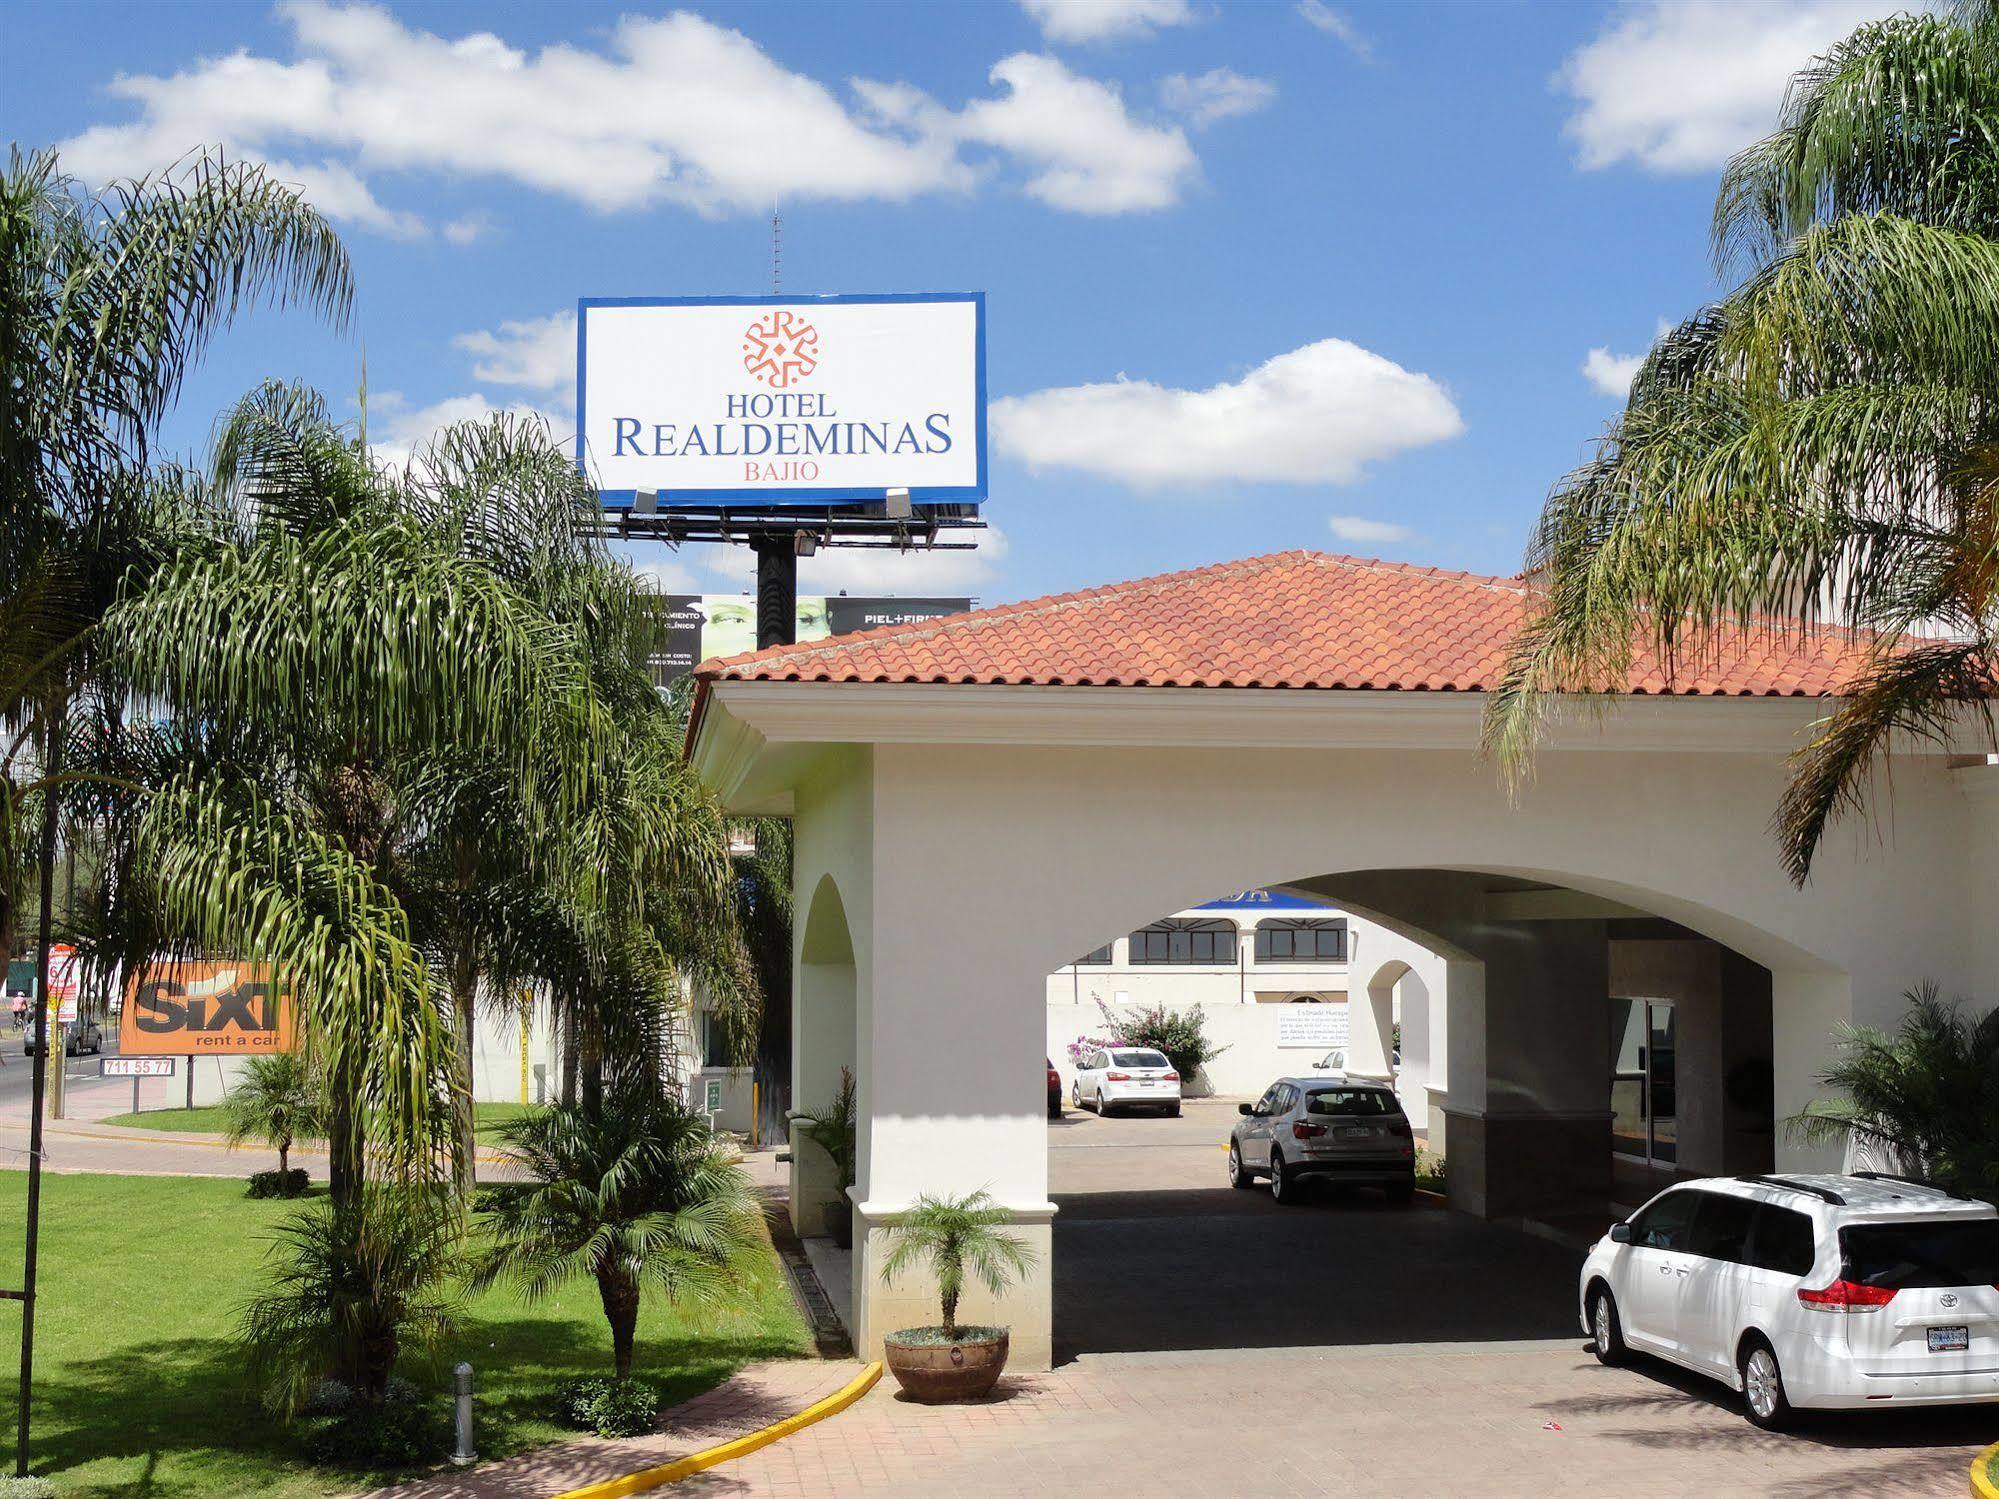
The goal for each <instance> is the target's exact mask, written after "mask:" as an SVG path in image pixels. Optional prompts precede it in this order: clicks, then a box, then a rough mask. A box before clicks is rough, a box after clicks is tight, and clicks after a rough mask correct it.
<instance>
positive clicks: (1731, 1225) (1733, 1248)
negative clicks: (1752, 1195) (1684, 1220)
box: [1687, 1192, 1756, 1264]
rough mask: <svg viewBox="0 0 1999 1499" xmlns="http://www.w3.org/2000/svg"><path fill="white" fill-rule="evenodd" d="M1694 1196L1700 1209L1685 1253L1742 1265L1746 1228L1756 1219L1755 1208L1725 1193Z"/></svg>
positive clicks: (1745, 1243) (1747, 1244)
mask: <svg viewBox="0 0 1999 1499" xmlns="http://www.w3.org/2000/svg"><path fill="white" fill-rule="evenodd" d="M1694 1195H1695V1196H1696V1197H1698V1198H1699V1199H1700V1207H1699V1208H1698V1209H1697V1210H1696V1211H1695V1213H1694V1223H1693V1228H1692V1229H1691V1230H1690V1231H1689V1232H1688V1235H1687V1250H1688V1252H1689V1253H1692V1254H1698V1255H1704V1256H1705V1257H1706V1258H1708V1259H1711V1260H1725V1261H1727V1262H1728V1263H1729V1264H1741V1263H1742V1262H1743V1257H1744V1255H1745V1254H1747V1252H1748V1249H1749V1226H1750V1224H1751V1223H1752V1222H1753V1221H1754V1219H1755V1217H1756V1204H1755V1203H1754V1202H1753V1201H1751V1200H1750V1199H1749V1198H1747V1197H1737V1196H1735V1195H1733V1194H1732V1193H1728V1192H1696V1193H1695V1194H1694Z"/></svg>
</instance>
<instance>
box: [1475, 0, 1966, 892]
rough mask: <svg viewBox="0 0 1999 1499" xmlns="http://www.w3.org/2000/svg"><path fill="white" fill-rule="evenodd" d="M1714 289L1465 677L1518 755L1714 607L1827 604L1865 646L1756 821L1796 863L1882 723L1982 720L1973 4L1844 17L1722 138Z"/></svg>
mask: <svg viewBox="0 0 1999 1499" xmlns="http://www.w3.org/2000/svg"><path fill="white" fill-rule="evenodd" d="M1714 242H1715V251H1716V259H1717V263H1718V265H1720V266H1721V267H1722V268H1724V269H1727V268H1729V267H1731V266H1736V265H1740V266H1742V267H1744V270H1745V274H1744V277H1743V280H1742V281H1741V283H1740V284H1739V285H1738V286H1737V288H1736V289H1735V290H1734V291H1732V292H1730V293H1729V294H1728V295H1727V296H1725V297H1723V298H1722V299H1721V300H1720V301H1718V302H1716V303H1714V304H1713V305H1712V306H1709V307H1706V308H1703V309H1702V310H1701V311H1700V312H1698V313H1696V314H1695V315H1694V316H1693V317H1691V318H1689V319H1688V320H1687V321H1686V322H1684V323H1682V324H1681V325H1680V326H1679V327H1678V328H1676V329H1674V330H1673V331H1671V332H1670V333H1668V334H1666V335H1664V336H1663V337H1662V338H1661V339H1660V340H1659V342H1658V344H1657V345H1656V346H1655V347H1654V349H1653V350H1652V353H1651V355H1650V357H1649V358H1648V359H1647V361H1646V363H1645V365H1644V367H1643V369H1642V370H1641V371H1640V373H1639V375H1638V378H1637V380H1636V381H1635V382H1634V384H1633V386H1632V391H1631V396H1630V400H1629V404H1628V405H1627V407H1626V409H1625V411H1624V413H1623V415H1622V416H1621V417H1620V418H1619V419H1618V420H1617V422H1616V423H1614V424H1613V426H1612V427H1611V429H1610V431H1609V432H1608V434H1607V435H1606V437H1605V438H1604V440H1603V442H1602V444H1601V445H1600V448H1599V450H1598V453H1597V455H1596V457H1595V459H1594V460H1593V461H1591V462H1590V463H1588V464H1586V465H1585V466H1584V467H1583V468H1581V469H1580V470H1578V471H1577V472H1576V473H1574V474H1571V475H1569V476H1568V477H1567V478H1566V479H1564V480H1563V481H1562V482H1561V483H1560V484H1558V485H1557V486H1556V488H1555V490H1554V492H1553V493H1552V494H1551V495H1550V497H1549V499H1548V502H1547V505H1546V507H1545V509H1544V511H1543V513H1542V516H1541V520H1540V523H1539V525H1538V527H1537V529H1536V531H1535V533H1534V536H1533V538H1532V541H1531V543H1530V546H1529V551H1528V559H1527V564H1528V574H1529V577H1530V579H1531V580H1532V581H1534V582H1535V583H1536V584H1537V586H1538V604H1537V607H1536V610H1535V612H1534V613H1533V615H1532V616H1531V618H1530V620H1529V622H1528V623H1527V625H1526V627H1525V628H1524V630H1523V631H1522V633H1521V634H1520V636H1519V637H1518V639H1517V640H1516V642H1515V645H1514V648H1513V651H1512V655H1511V658H1510V660H1509V662H1508V665H1507V669H1506V673H1505V678H1504V681H1503V684H1502V686H1501V687H1500V689H1499V690H1498V691H1496V692H1495V693H1494V695H1493V697H1492V699H1491V701H1490V703H1489V706H1488V714H1487V721H1486V743H1487V746H1488V748H1489V749H1490V750H1491V751H1492V752H1494V753H1495V754H1496V755H1497V756H1498V757H1499V758H1500V759H1501V761H1502V763H1503V764H1504V765H1505V766H1506V767H1507V769H1508V770H1509V772H1511V773H1512V774H1514V775H1516V776H1517V775H1518V774H1520V773H1522V772H1523V771H1524V769H1525V768H1526V765H1527V763H1528V761H1529V759H1530V757H1531V751H1532V748H1533V744H1534V742H1535V739H1536V737H1537V734H1538V731H1539V728H1540V725H1541V723H1542V721H1543V720H1544V718H1545V716H1546V714H1547V712H1548V711H1549V709H1550V707H1551V706H1552V705H1553V703H1554V702H1555V700H1556V699H1557V697H1558V695H1562V694H1590V693H1600V692H1607V691H1615V690H1617V688H1618V685H1619V684H1620V683H1621V682H1622V681H1623V680H1625V677H1626V673H1627V671H1628V669H1629V667H1630V664H1631V661H1632V659H1633V654H1634V652H1635V651H1637V650H1639V649H1641V648H1642V649H1646V650H1649V651H1651V652H1654V653H1656V654H1657V655H1658V656H1659V657H1660V658H1661V659H1662V660H1663V661H1664V662H1666V663H1667V664H1668V665H1669V666H1671V667H1673V668H1675V669H1687V668H1691V667H1698V666H1700V665H1702V664H1704V663H1709V662H1712V661H1713V660H1714V659H1715V658H1716V657H1717V656H1718V655H1719V654H1720V653H1722V652H1725V651H1727V650H1729V649H1731V648H1732V645H1733V643H1734V642H1736V641H1738V640H1739V639H1740V638H1741V635H1742V632H1743V631H1745V630H1749V631H1758V630H1762V631H1774V632H1778V633H1780V634H1784V635H1788V636H1791V637H1794V638H1800V637H1801V638H1810V637H1813V636H1815V635H1819V634H1821V633H1823V632H1825V631H1828V630H1836V629H1847V628H1852V629H1855V630H1857V631H1859V632H1861V633H1860V635H1859V636H1858V640H1859V642H1860V646H1861V652H1862V655H1863V657H1864V660H1863V664H1862V666H1861V668H1860V669H1859V671H1858V672H1857V674H1856V675H1855V677H1854V678H1853V680H1852V681H1851V682H1850V683H1849V684H1848V685H1847V687H1846V689H1845V693H1844V699H1843V701H1842V702H1841V703H1840V705H1839V706H1838V707H1837V708H1836V709H1835V710H1834V711H1833V712H1832V713H1831V714H1830V715H1829V716H1828V717H1827V718H1826V719H1825V720H1824V721H1823V722H1821V723H1820V724H1819V725H1818V726H1817V727H1816V729H1815V730H1814V733H1813V735H1812V737H1811V739H1810V741H1809V742H1808V743H1806V744H1805V745H1804V746H1803V747H1802V748H1801V749H1800V750H1799V752H1798V753H1797V755H1796V756H1795V757H1794V760H1793V763H1792V768H1791V770H1792V773H1791V779H1790V782H1789V785H1788V787H1787V788H1786V791H1785V793H1784V796H1783V799H1782V802H1781V804H1780V806H1779V808H1778V809H1777V812H1776V817H1775V827H1776V831H1777V834H1778V839H1779V843H1780V847H1781V853H1782V858H1783V862H1784V866H1785V868H1786V870H1787V872H1788V873H1789V874H1790V875H1791V877H1792V878H1793V879H1794V880H1796V881H1798V882H1799V883H1803V881H1804V880H1805V879H1806V878H1807V877H1808V876H1809V874H1810V871H1811V866H1812V860H1813V857H1814V855H1815V854H1816V852H1817V850H1818V848H1819V845H1820V843H1821V841H1822V839H1823V838H1824V836H1825V833H1826V830H1827V828H1828V826H1829V825H1830V824H1831V823H1832V821H1833V820H1834V819H1835V818H1837V817H1838V816H1840V815H1841V814H1843V813H1847V812H1850V811H1853V810H1855V809H1857V808H1858V807H1860V806H1861V805H1862V804H1863V801H1864V797H1865V795H1866V789H1867V786H1868V784H1869V779H1870V773H1871V772H1872V771H1873V769H1874V768H1875V767H1876V766H1877V765H1878V763H1879V762H1880V761H1881V760H1882V758H1883V757H1884V756H1885V755H1886V754H1887V753H1888V749H1889V746H1890V744H1891V742H1892V741H1894V740H1895V739H1896V738H1897V737H1898V736H1900V735H1903V734H1909V735H1914V736H1916V737H1919V738H1925V739H1929V740H1933V741H1943V740H1949V739H1950V738H1952V736H1954V735H1957V734H1960V733H1962V732H1965V731H1966V730H1967V728H1968V729H1969V730H1971V731H1973V732H1976V733H1978V734H1980V735H1981V736H1982V737H1983V738H1985V739H1986V740H1987V741H1988V742H1991V743H1994V744H1995V746H1999V737H1995V726H1994V720H1993V717H1992V713H1991V709H1990V706H1989V695H1990V693H1991V692H1992V690H1993V688H1994V685H1995V682H1999V19H1996V18H1995V16H1994V13H1993V10H1992V7H1991V5H1990V4H1989V3H1988V0H1967V3H1964V4H1961V5H1959V6H1958V7H1957V8H1955V9H1954V10H1952V11H1950V12H1948V13H1945V14H1924V15H1916V16H1898V17H1895V18H1893V19H1891V20H1887V21H1882V22H1879V23H1876V24H1873V25H1868V26H1862V27H1861V28H1859V29H1858V30H1856V31H1855V32H1854V33H1853V34H1852V35H1851V36H1850V37H1848V38H1847V39H1846V40H1845V41H1844V42H1842V43H1841V44H1839V45H1838V46H1836V47H1834V48H1833V49H1832V50H1831V51H1830V52H1828V53H1827V54H1826V55H1825V56H1824V57H1822V58H1819V59H1817V60H1816V61H1814V62H1813V63H1811V65H1810V66H1808V67H1807V68H1806V69H1805V70H1804V71H1802V72H1801V73H1799V74H1798V75H1797V77H1796V78H1795V79H1794V80H1793V81H1792V85H1791V88H1790V91H1789V93H1788V95H1787V96H1786V100H1785V104H1784V109H1783V114H1782V118H1781V119H1780V121H1779V124H1778V128H1777V130H1776V132H1775V133H1774V134H1773V135H1771V136H1770V137H1769V138H1768V139H1767V140H1765V141H1763V142H1761V143H1760V144H1758V145H1756V146H1754V147H1751V148H1750V149H1749V150H1747V151H1745V152H1744V153H1742V154H1741V155H1740V156H1738V157H1737V158H1736V159H1735V161H1734V162H1733V163H1731V165H1730V167H1729V168H1728V171H1727V172H1726V174H1725V175H1724V177H1723V180H1722V185H1721V189H1720V192H1719V195H1718V198H1717V202H1716V209H1715V223H1714Z"/></svg>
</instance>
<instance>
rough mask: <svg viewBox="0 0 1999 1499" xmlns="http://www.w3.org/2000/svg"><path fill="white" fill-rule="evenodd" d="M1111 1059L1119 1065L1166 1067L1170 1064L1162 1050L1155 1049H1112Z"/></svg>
mask: <svg viewBox="0 0 1999 1499" xmlns="http://www.w3.org/2000/svg"><path fill="white" fill-rule="evenodd" d="M1111 1060H1112V1061H1113V1062H1116V1063H1117V1064H1118V1066H1120V1067H1166V1066H1170V1065H1171V1064H1170V1063H1169V1062H1168V1061H1167V1060H1166V1055H1165V1053H1164V1052H1157V1051H1114V1052H1112V1053H1111Z"/></svg>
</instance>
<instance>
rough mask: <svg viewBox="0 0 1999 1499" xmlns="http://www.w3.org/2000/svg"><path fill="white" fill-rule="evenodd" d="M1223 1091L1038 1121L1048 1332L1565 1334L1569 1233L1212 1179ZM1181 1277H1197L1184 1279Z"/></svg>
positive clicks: (1266, 1342) (1346, 1337)
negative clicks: (1172, 1105) (1049, 1291)
mask: <svg viewBox="0 0 1999 1499" xmlns="http://www.w3.org/2000/svg"><path fill="white" fill-rule="evenodd" d="M1236 1117H1237V1116H1236V1107H1235V1101H1234V1100H1232V1099H1231V1100H1218V1099H1196V1100H1190V1101H1189V1102H1188V1103H1187V1104H1186V1106H1185V1109H1184V1112H1183V1114H1182V1116H1181V1117H1180V1118H1178V1119H1168V1118H1162V1117H1157V1116H1120V1117H1116V1118H1112V1119H1099V1118H1097V1117H1096V1116H1095V1115H1094V1114H1090V1113H1078V1112H1077V1111H1075V1110H1073V1109H1065V1110H1064V1113H1063V1117H1062V1118H1061V1119H1060V1120H1050V1121H1049V1125H1048V1146H1049V1151H1048V1175H1049V1191H1050V1195H1051V1196H1052V1197H1053V1198H1054V1200H1055V1202H1056V1203H1057V1204H1058V1205H1059V1206H1060V1208H1061V1211H1060V1212H1059V1213H1057V1214H1056V1217H1055V1258H1054V1271H1055V1286H1054V1295H1055V1338H1056V1349H1055V1352H1056V1359H1057V1361H1058V1362H1061V1361H1063V1360H1066V1359H1070V1358H1075V1357H1077V1356H1079V1355H1081V1354H1085V1353H1131V1352H1156V1351H1167V1350H1195V1349H1209V1348H1245V1347H1247V1348H1305V1347H1311V1348H1317V1347H1333V1346H1338V1345H1341V1344H1367V1345H1377V1344H1387V1343H1436V1342H1451V1343H1459V1342H1488V1341H1491V1342H1498V1341H1507V1340H1516V1339H1521V1338H1559V1337H1566V1336H1569V1335H1571V1334H1575V1335H1576V1336H1577V1338H1578V1340H1579V1341H1580V1333H1579V1332H1578V1331H1577V1327H1576V1317H1575V1310H1574V1297H1575V1283H1576V1271H1577V1268H1578V1267H1579V1266H1580V1265H1581V1263H1582V1256H1581V1254H1580V1253H1578V1252H1577V1251H1575V1250H1572V1249H1569V1248H1566V1247H1564V1246H1562V1245H1559V1244H1554V1243H1550V1242H1548V1241H1547V1240H1544V1239H1539V1238H1535V1237H1533V1236H1532V1235H1529V1234H1525V1233H1521V1232H1519V1231H1517V1230H1514V1229H1510V1228H1502V1227H1500V1226H1498V1225H1495V1224H1489V1223H1480V1222H1478V1221H1476V1220H1474V1219H1471V1218H1467V1217H1465V1216H1463V1215H1462V1214H1458V1213H1452V1212H1449V1211H1447V1210H1445V1209H1444V1208H1442V1207H1440V1206H1437V1205H1435V1204H1426V1203H1424V1201H1423V1200H1422V1199H1418V1204H1417V1205H1416V1206H1414V1207H1410V1208H1391V1207H1389V1206H1387V1205H1386V1203H1385V1202H1384V1201H1383V1199H1382V1197H1381V1196H1380V1194H1379V1193H1375V1192H1368V1191H1365V1190H1359V1189H1344V1190H1336V1189H1332V1188H1327V1187H1320V1188H1319V1189H1318V1190H1316V1191H1312V1192H1310V1193H1308V1194H1307V1196H1306V1198H1305V1201H1304V1202H1303V1203H1301V1204H1300V1205H1298V1206H1296V1207H1279V1206H1278V1205H1277V1204H1275V1203H1273V1202H1272V1201H1271V1200H1270V1194H1269V1192H1268V1191H1265V1190H1262V1189H1260V1188H1259V1189H1258V1190H1255V1191H1248V1192H1243V1191H1237V1190H1236V1189H1234V1188H1232V1187H1230V1186H1229V1184H1228V1176H1227V1172H1226V1169H1225V1157H1224V1150H1223V1147H1225V1146H1226V1144H1227V1143H1228V1136H1229V1129H1230V1126H1231V1125H1232V1124H1233V1123H1234V1121H1235V1119H1236ZM1196 1293H1198V1294H1196Z"/></svg>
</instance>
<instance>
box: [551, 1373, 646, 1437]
mask: <svg viewBox="0 0 1999 1499" xmlns="http://www.w3.org/2000/svg"><path fill="white" fill-rule="evenodd" d="M556 1399H557V1414H558V1417H559V1419H560V1420H562V1421H563V1422H564V1423H565V1424H567V1425H569V1426H573V1427H575V1428H576V1429H577V1430H578V1431H594V1432H596V1433H597V1435H598V1436H600V1437H635V1436H637V1435H638V1434H639V1433H640V1432H645V1431H651V1430H652V1426H653V1422H654V1421H655V1420H656V1419H658V1416H659V1390H658V1388H657V1387H656V1386H653V1385H649V1384H647V1383H646V1382H645V1381H644V1380H643V1379H604V1378H602V1377H593V1378H588V1379H575V1380H571V1381H570V1382H569V1383H568V1384H566V1385H564V1386H563V1387H562V1390H561V1393H560V1394H559V1395H558V1396H557V1397H556Z"/></svg>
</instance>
